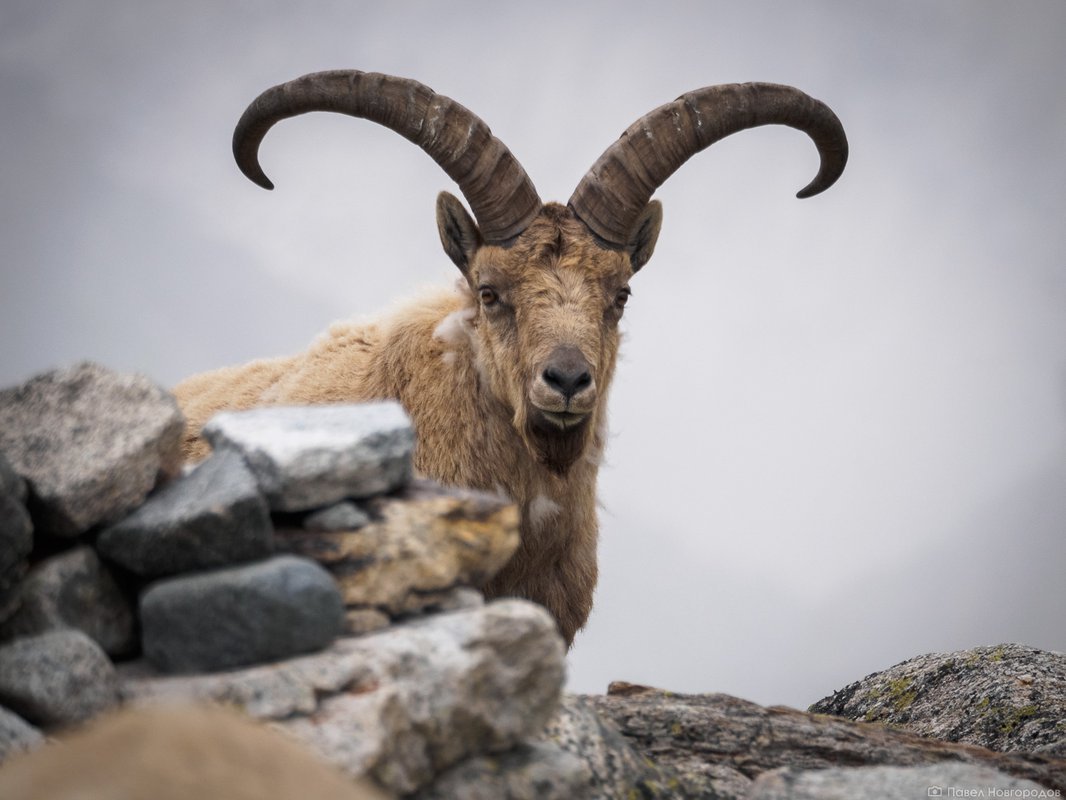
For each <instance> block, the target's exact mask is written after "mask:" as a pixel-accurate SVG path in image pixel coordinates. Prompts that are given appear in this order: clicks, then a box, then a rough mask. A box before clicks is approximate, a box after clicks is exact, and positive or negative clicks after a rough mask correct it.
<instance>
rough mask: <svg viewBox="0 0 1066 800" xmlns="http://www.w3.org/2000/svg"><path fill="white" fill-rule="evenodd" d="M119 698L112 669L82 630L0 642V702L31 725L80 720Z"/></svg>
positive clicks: (85, 718)
mask: <svg viewBox="0 0 1066 800" xmlns="http://www.w3.org/2000/svg"><path fill="white" fill-rule="evenodd" d="M117 700H118V692H117V684H116V678H115V668H114V666H113V665H112V664H111V662H110V661H109V660H108V658H107V656H106V655H105V654H104V651H103V650H101V649H100V646H99V645H98V644H96V642H94V641H93V640H92V639H90V638H89V637H88V636H86V635H85V634H84V633H82V632H81V631H76V630H69V629H68V630H61V631H52V632H50V633H43V634H41V635H39V636H31V637H27V638H25V639H17V640H16V641H14V642H11V643H9V644H6V645H4V646H3V647H0V703H2V704H3V705H4V706H6V707H7V708H9V709H11V710H12V711H14V712H15V713H17V714H18V715H20V716H22V717H25V718H26V719H27V720H29V721H30V722H32V723H34V724H36V725H62V724H67V723H71V722H82V721H84V720H87V719H89V718H91V717H93V716H94V715H96V714H98V713H100V712H101V711H104V710H106V709H108V708H110V707H111V706H113V705H114V704H115V703H116V702H117Z"/></svg>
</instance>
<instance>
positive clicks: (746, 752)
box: [588, 684, 1066, 798]
mask: <svg viewBox="0 0 1066 800" xmlns="http://www.w3.org/2000/svg"><path fill="white" fill-rule="evenodd" d="M608 692H609V693H608V694H607V695H606V696H589V697H588V701H589V703H590V704H591V705H592V707H593V708H594V709H595V710H596V711H597V712H598V713H599V714H601V715H602V716H605V717H607V718H608V719H609V720H611V721H613V722H614V723H615V724H616V725H617V726H618V728H619V730H620V731H621V732H622V734H623V735H624V736H625V737H626V739H627V740H628V741H629V743H630V745H631V746H633V747H634V748H635V749H636V750H637V751H638V752H639V753H642V754H644V755H646V756H648V757H650V758H652V759H654V761H655V763H656V764H658V765H659V766H660V767H664V768H667V769H669V770H671V771H672V772H674V773H675V774H677V775H679V776H680V778H681V780H682V782H683V784H684V785H685V786H686V787H691V790H692V791H695V790H697V789H698V790H699V791H700V792H703V794H699V795H696V796H705V797H719V796H720V797H729V798H741V797H744V794H743V793H742V792H740V793H738V791H737V787H738V786H742V785H745V784H746V783H747V782H750V781H751V780H753V779H754V778H755V777H757V776H758V775H760V774H762V773H763V772H768V771H770V770H772V769H777V768H778V767H785V766H788V767H793V768H795V769H798V770H809V769H828V768H832V767H840V766H848V767H854V766H905V767H906V766H925V765H930V764H939V763H943V762H963V763H966V764H973V765H977V766H984V767H989V768H991V769H995V770H998V771H1000V772H1003V773H1005V774H1008V775H1012V776H1014V777H1016V778H1022V779H1025V780H1031V781H1034V782H1036V783H1039V784H1041V785H1043V786H1045V787H1046V788H1048V789H1059V790H1066V761H1062V760H1054V759H1048V758H1046V757H1043V756H1035V755H1030V754H1022V753H996V752H993V751H991V750H986V749H984V748H981V747H976V746H974V745H965V744H956V743H952V742H942V741H937V740H935V739H927V738H923V737H920V736H917V735H915V734H912V733H908V732H905V731H899V730H894V729H892V728H887V727H885V726H883V725H871V724H868V723H862V722H852V721H850V720H843V719H838V718H836V717H830V716H824V715H819V714H807V713H803V712H801V711H796V710H794V709H791V708H784V707H781V706H774V707H770V708H764V707H762V706H758V705H756V704H755V703H749V702H747V701H745V700H739V699H737V698H735V697H729V696H728V695H721V694H708V695H683V694H674V693H672V692H664V691H662V690H659V689H650V688H648V687H646V686H633V685H631V684H612V685H611V688H610V689H609V690H608Z"/></svg>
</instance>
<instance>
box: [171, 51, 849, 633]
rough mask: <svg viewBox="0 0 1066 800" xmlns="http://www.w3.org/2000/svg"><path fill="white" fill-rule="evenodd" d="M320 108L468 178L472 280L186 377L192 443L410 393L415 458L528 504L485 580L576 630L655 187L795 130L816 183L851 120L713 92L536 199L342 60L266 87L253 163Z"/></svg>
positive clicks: (251, 140) (809, 190)
mask: <svg viewBox="0 0 1066 800" xmlns="http://www.w3.org/2000/svg"><path fill="white" fill-rule="evenodd" d="M309 111H335V112H339V113H342V114H348V115H351V116H354V117H363V118H365V119H370V120H372V121H374V122H377V123H380V124H382V125H385V126H387V127H389V128H391V129H392V130H394V131H396V132H397V133H399V134H401V135H402V136H404V137H406V138H407V139H409V140H410V141H412V142H414V143H415V144H417V145H419V146H420V147H421V148H422V149H423V150H425V151H426V153H428V154H429V155H430V156H431V157H432V158H433V159H434V160H435V161H436V162H437V163H438V164H439V165H440V166H441V167H442V168H443V169H444V171H445V172H446V173H447V174H448V175H449V176H450V177H451V178H452V179H453V180H454V181H455V182H456V183H457V184H458V185H459V188H460V190H461V191H462V193H463V195H464V196H465V197H466V199H467V201H468V202H469V204H470V208H471V211H472V212H473V217H474V218H473V219H471V217H470V215H468V214H467V212H466V210H465V209H464V208H463V206H462V204H461V203H460V202H459V200H457V199H456V198H455V197H453V196H452V195H450V194H448V193H446V192H442V193H441V194H440V195H439V196H438V198H437V228H438V230H439V232H440V239H441V243H442V244H443V246H444V251H445V252H446V253H447V254H448V257H449V258H451V260H452V261H453V262H454V263H455V265H456V266H457V267H458V268H459V272H460V273H461V274H462V278H463V280H462V281H461V282H460V286H461V290H460V291H459V292H454V291H451V292H441V293H439V294H437V295H435V296H432V297H427V298H423V299H421V300H419V301H417V302H414V303H412V304H410V305H409V306H407V307H406V308H403V309H401V310H400V311H398V312H396V313H393V314H391V315H389V316H386V317H384V318H381V319H378V320H376V321H371V322H368V323H364V324H358V325H357V324H337V325H334V326H333V327H332V328H331V329H330V331H329V333H328V335H327V336H325V337H324V338H322V339H321V340H319V341H318V342H316V343H315V344H314V345H313V346H312V347H311V349H310V350H308V351H307V352H305V353H303V354H301V355H297V356H293V357H291V358H281V359H276V360H269V361H256V362H253V363H251V364H247V365H245V366H239V367H233V368H227V369H221V370H217V371H215V372H211V373H207V374H204V375H200V376H196V377H193V378H190V379H188V380H186V381H185V382H183V383H182V384H181V385H179V386H178V387H177V388H176V390H175V391H176V394H177V396H178V399H179V401H180V403H181V405H182V407H183V409H184V411H185V413H186V415H187V417H188V420H189V423H190V425H189V438H188V440H187V443H186V454H187V456H188V457H189V458H197V457H200V456H202V455H204V454H205V453H206V445H205V444H204V443H203V442H202V441H201V440H200V439H199V438H198V432H199V430H200V428H201V427H202V425H203V424H204V423H205V422H206V421H207V419H208V418H209V417H210V416H211V415H213V414H214V413H215V412H217V411H219V410H221V409H226V408H229V409H233V408H248V407H251V406H257V405H267V404H282V403H284V404H309V403H336V402H353V401H365V400H374V399H384V398H395V399H398V400H399V401H400V402H401V403H402V404H403V405H404V407H405V408H406V409H407V411H408V413H409V414H410V416H411V418H412V420H413V422H414V425H415V429H416V433H417V440H418V444H417V447H416V452H415V468H416V470H418V471H419V472H420V473H422V474H423V475H426V476H428V477H431V478H434V479H436V480H438V481H441V482H443V483H445V484H452V485H457V486H464V487H469V488H476V489H487V490H493V489H498V490H502V491H504V492H506V493H507V494H508V495H510V497H511V498H512V499H513V500H514V501H515V502H516V503H517V504H518V505H519V507H520V509H521V514H522V526H521V532H522V543H521V545H520V547H519V549H518V551H517V552H516V554H515V555H514V557H513V558H512V560H511V561H510V563H509V564H508V565H507V566H506V567H505V568H504V569H503V571H502V572H501V573H500V574H499V575H498V576H497V577H496V578H495V579H494V580H493V581H492V582H491V584H490V585H489V586H488V594H489V595H490V596H503V595H515V596H520V597H526V598H529V599H531V600H534V601H536V602H538V603H541V604H542V605H544V606H546V607H547V609H548V610H549V611H550V612H551V613H552V614H553V615H554V617H555V619H556V620H557V621H558V623H559V628H560V630H561V632H562V634H563V636H564V637H565V638H566V641H567V642H568V643H572V642H573V638H574V635H575V633H576V632H577V631H578V630H579V629H580V628H581V627H582V626H583V625H584V624H585V621H586V619H587V618H588V615H589V612H590V611H591V609H592V595H593V589H594V587H595V585H596V578H597V567H596V539H597V521H596V474H597V470H598V466H599V462H600V456H601V453H602V450H603V447H604V440H605V430H604V429H605V425H606V411H605V404H606V400H607V389H608V387H609V386H610V384H611V378H612V376H613V375H614V369H615V361H616V357H617V354H618V343H619V334H618V321H619V320H620V319H621V317H622V312H623V309H624V307H625V305H626V301H627V300H628V299H629V294H630V292H629V281H630V278H632V277H633V275H634V273H636V272H637V271H638V270H639V269H640V268H641V267H643V266H644V265H645V264H646V263H647V262H648V259H649V258H651V255H652V251H653V249H654V247H655V242H656V239H657V237H658V235H659V227H660V224H661V222H662V209H661V205H660V204H659V202H658V201H654V200H651V195H652V193H653V192H654V191H655V190H656V188H658V187H659V186H660V185H661V184H662V183H663V182H664V181H665V180H666V179H667V178H668V177H669V176H670V175H671V174H673V172H674V171H675V170H676V169H677V168H678V167H680V166H681V165H682V164H683V163H684V162H685V161H686V160H688V159H689V158H690V157H691V156H693V155H694V154H696V153H698V152H699V151H701V150H703V149H704V148H705V147H707V146H709V145H710V144H712V143H714V142H716V141H718V140H719V139H721V138H723V137H725V136H728V135H729V134H732V133H735V132H737V131H740V130H743V129H746V128H751V127H755V126H758V125H767V124H782V125H788V126H790V127H793V128H796V129H798V130H801V131H803V132H805V133H807V135H808V136H810V137H811V139H812V140H813V141H814V143H815V145H816V146H817V148H818V151H819V155H820V158H821V165H820V168H819V171H818V174H817V176H816V177H815V178H814V180H813V181H812V182H811V183H810V184H809V185H808V186H807V187H806V188H805V189H803V190H802V191H801V192H799V194H798V196H799V197H809V196H811V195H814V194H817V193H819V192H821V191H823V190H825V189H827V188H828V187H829V186H831V185H832V184H833V183H834V182H835V181H836V180H837V178H838V177H839V176H840V174H841V172H842V171H843V169H844V164H845V162H846V161H847V139H846V137H845V135H844V130H843V128H842V127H841V125H840V122H839V120H838V119H837V117H836V115H835V114H833V112H832V111H831V110H830V109H829V108H828V107H826V106H825V105H824V104H822V103H821V102H819V101H817V100H814V99H812V98H810V97H808V96H807V95H805V94H803V93H802V92H800V91H799V90H797V89H793V88H791V87H788V86H778V85H775V84H766V83H748V84H732V85H723V86H708V87H705V88H703V89H699V90H696V91H694V92H690V93H688V94H685V95H682V96H681V97H679V98H678V99H677V100H675V101H674V102H672V103H668V104H666V105H663V106H661V107H659V108H657V109H655V110H654V111H652V112H651V113H649V114H647V115H646V116H644V117H642V118H641V119H639V120H637V122H636V123H634V124H633V125H632V126H630V128H629V129H628V130H626V131H625V133H623V134H622V136H621V138H620V139H619V140H618V141H617V142H615V143H614V144H613V145H611V147H609V148H608V149H607V150H606V151H605V152H604V154H603V155H602V156H601V157H600V159H599V160H598V161H597V162H596V163H595V164H594V165H593V166H592V169H590V170H589V172H588V173H587V174H586V175H585V177H584V178H583V179H582V180H581V182H580V183H579V184H578V186H577V189H576V190H575V191H574V193H573V196H572V197H571V198H570V201H569V203H568V204H567V205H565V206H563V205H559V204H557V203H543V202H541V200H540V198H539V197H538V196H537V192H536V190H535V189H534V188H533V184H532V182H531V181H530V179H529V178H528V177H527V176H526V174H525V172H524V171H523V169H522V167H521V166H520V165H519V164H518V162H517V161H516V160H515V158H514V157H513V156H512V155H511V153H510V151H508V149H507V148H506V147H505V146H504V145H503V144H502V143H501V142H500V141H499V140H498V139H496V138H495V137H494V136H493V135H492V134H491V132H490V131H489V129H488V126H486V125H485V123H484V122H482V121H481V119H479V118H478V117H477V116H475V115H474V114H473V113H472V112H470V111H469V110H467V109H466V108H464V107H463V106H461V105H459V104H458V103H456V102H455V101H453V100H451V99H449V98H447V97H443V96H441V95H438V94H436V93H434V92H433V91H432V90H430V89H429V88H427V87H426V86H423V85H422V84H420V83H417V82H415V81H412V80H406V79H403V78H396V77H392V76H389V75H380V74H373V73H363V72H358V71H354V70H351V71H347V70H345V71H332V72H321V73H315V74H311V75H306V76H304V77H302V78H298V79H296V80H294V81H290V82H288V83H284V84H281V85H280V86H276V87H274V88H272V89H268V90H267V91H266V92H264V93H263V94H261V95H260V96H259V97H258V98H257V99H256V100H255V101H254V102H253V103H252V104H251V105H250V106H249V107H248V109H247V110H246V111H245V112H244V116H243V117H242V118H241V120H240V122H239V123H238V124H237V128H236V131H235V132H234V136H233V151H234V155H235V157H236V159H237V164H238V165H239V167H240V169H241V171H242V172H243V173H244V174H245V175H246V176H247V177H248V178H250V179H251V180H252V181H254V182H255V183H257V184H259V185H260V186H263V187H264V188H267V189H270V188H273V186H272V184H271V182H270V181H269V179H268V178H267V177H266V175H265V174H264V173H263V170H262V169H261V168H260V166H259V161H258V150H259V143H260V142H261V140H262V139H263V137H264V135H265V134H266V132H267V130H268V129H269V128H270V127H271V126H272V125H274V124H275V123H276V122H279V121H280V120H283V119H287V118H289V117H293V116H296V115H298V114H303V113H306V112H309ZM475 220H476V222H475Z"/></svg>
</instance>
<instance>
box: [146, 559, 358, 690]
mask: <svg viewBox="0 0 1066 800" xmlns="http://www.w3.org/2000/svg"><path fill="white" fill-rule="evenodd" d="M343 621H344V607H343V604H342V602H341V597H340V593H339V592H338V591H337V586H336V584H335V583H334V581H333V579H332V578H331V577H330V576H329V573H327V572H326V571H325V570H324V569H322V568H321V567H320V566H318V565H317V564H315V563H314V562H311V561H307V560H306V559H302V558H296V557H294V556H278V557H275V558H272V559H270V560H268V561H262V562H258V563H255V564H249V565H245V566H240V567H230V568H228V569H221V570H215V571H212V572H201V573H194V574H192V575H183V576H179V577H175V578H166V579H164V580H162V581H159V582H158V583H155V584H153V585H152V586H150V587H149V588H148V589H147V590H146V591H145V592H144V594H143V595H142V596H141V627H142V630H143V641H144V653H145V656H147V658H148V659H149V660H150V661H151V662H152V663H153V664H155V665H156V666H157V667H158V668H159V669H161V670H163V671H165V672H194V671H197V670H203V671H210V670H218V669H230V668H233V667H240V666H244V665H246V664H255V663H261V662H266V661H274V660H276V659H280V658H288V657H290V656H293V655H296V654H298V653H306V652H309V651H312V650H317V649H319V648H322V647H325V646H326V645H328V644H329V643H330V642H331V641H332V640H333V638H334V637H335V636H336V635H337V634H338V633H339V632H340V630H341V626H342V625H343Z"/></svg>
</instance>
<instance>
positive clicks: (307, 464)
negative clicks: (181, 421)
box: [203, 401, 415, 511]
mask: <svg viewBox="0 0 1066 800" xmlns="http://www.w3.org/2000/svg"><path fill="white" fill-rule="evenodd" d="M203 436H204V438H206V439H207V440H208V441H209V442H210V443H211V446H212V447H213V448H214V449H215V450H224V449H230V450H236V451H237V452H239V453H240V454H241V455H242V456H243V457H244V459H245V461H246V462H247V463H248V465H249V466H250V467H251V469H252V472H253V473H254V474H255V477H256V480H257V481H258V482H259V487H260V489H261V490H262V492H263V494H265V495H266V497H267V500H268V501H269V503H270V507H271V509H273V510H275V511H307V510H310V509H315V508H321V507H323V506H328V505H332V504H333V503H336V502H338V501H340V500H345V499H360V498H364V497H371V496H373V495H378V494H385V493H387V492H391V491H393V490H395V489H398V488H399V487H401V486H403V485H404V484H405V483H406V482H407V481H408V480H409V479H410V477H411V454H412V452H413V451H414V443H415V436H414V428H413V427H412V426H411V421H410V420H409V419H408V417H407V414H406V413H405V412H404V410H403V407H402V406H400V404H399V403H396V402H392V401H388V402H381V403H365V404H361V405H323V406H299V407H294V406H281V407H268V408H254V409H251V410H248V411H226V412H223V413H221V414H218V415H217V416H215V417H213V418H212V419H211V420H209V421H208V423H207V424H206V425H205V426H204V429H203Z"/></svg>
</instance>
